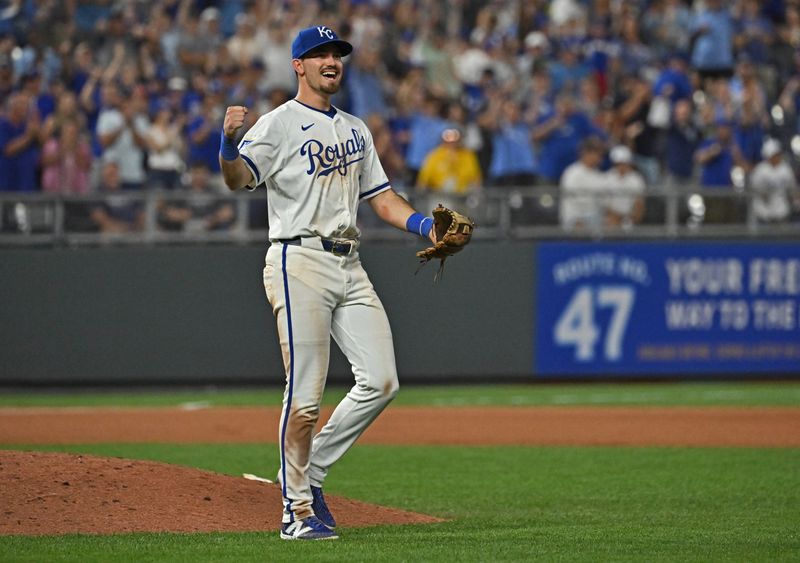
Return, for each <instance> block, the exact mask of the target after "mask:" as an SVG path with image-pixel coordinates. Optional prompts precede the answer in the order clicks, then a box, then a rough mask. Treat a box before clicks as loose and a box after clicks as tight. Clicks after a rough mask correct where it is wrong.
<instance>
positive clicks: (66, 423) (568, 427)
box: [0, 407, 800, 447]
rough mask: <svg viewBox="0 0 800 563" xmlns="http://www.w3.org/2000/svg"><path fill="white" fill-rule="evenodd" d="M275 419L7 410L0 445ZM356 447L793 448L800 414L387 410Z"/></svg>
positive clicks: (197, 412) (272, 412)
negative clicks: (368, 445)
mask: <svg viewBox="0 0 800 563" xmlns="http://www.w3.org/2000/svg"><path fill="white" fill-rule="evenodd" d="M330 413H331V409H324V410H323V413H322V417H321V421H322V422H324V421H325V420H326V419H327V418H328V416H330ZM279 418H280V410H279V409H277V408H218V407H214V408H200V409H180V408H148V409H138V408H119V409H118V408H99V409H90V408H86V409H84V408H77V409H76V408H47V409H43V408H20V409H17V408H7V409H0V444H31V445H33V444H89V443H103V442H109V443H114V442H118V443H122V442H125V443H132V442H156V443H274V442H276V440H277V428H278V420H279ZM359 443H362V444H415V445H417V444H419V445H425V444H438V445H446V444H450V445H528V446H535V445H578V446H699V447H704V446H739V447H800V409H798V408H756V407H752V408H732V407H713V408H695V407H658V408H654V407H646V408H637V407H440V408H431V407H390V408H389V409H387V410H386V412H384V413H383V414H382V415H381V416H380V417H379V418H378V420H376V421H375V423H374V424H373V425H372V426H371V427H370V428H369V429H368V430H367V432H366V433H365V434H364V436H363V437H362V438H361V439H360V440H359Z"/></svg>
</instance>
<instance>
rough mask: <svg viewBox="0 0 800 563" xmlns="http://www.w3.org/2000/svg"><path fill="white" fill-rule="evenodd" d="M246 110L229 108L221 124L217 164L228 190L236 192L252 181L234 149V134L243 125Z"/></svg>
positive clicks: (238, 107) (236, 107)
mask: <svg viewBox="0 0 800 563" xmlns="http://www.w3.org/2000/svg"><path fill="white" fill-rule="evenodd" d="M246 116H247V108H246V107H244V106H230V107H229V108H228V109H227V110H226V111H225V121H224V122H223V124H222V144H221V146H220V151H219V164H220V166H221V167H222V178H223V180H224V181H225V185H226V186H228V188H229V189H230V190H238V189H239V188H243V187H245V186H247V185H248V184H250V182H252V181H253V173H252V172H251V171H250V169H249V168H248V167H247V165H246V164H245V163H244V160H242V157H241V156H239V150H238V149H237V148H236V141H235V139H236V132H237V131H238V130H239V129H241V127H242V126H243V125H244V120H245V117H246Z"/></svg>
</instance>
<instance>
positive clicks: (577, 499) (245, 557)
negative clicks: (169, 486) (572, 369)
mask: <svg viewBox="0 0 800 563" xmlns="http://www.w3.org/2000/svg"><path fill="white" fill-rule="evenodd" d="M37 449H43V448H38V447H37ZM48 449H53V450H56V449H60V450H68V451H80V452H84V453H94V454H100V455H118V456H125V457H133V458H147V459H160V460H164V461H168V462H172V463H180V464H186V465H190V466H195V467H202V468H205V469H211V470H216V471H221V472H225V473H231V474H235V475H238V474H241V473H242V472H257V473H265V474H270V473H271V472H274V470H275V468H276V460H275V457H276V452H275V448H274V446H270V445H148V444H141V445H91V446H71V447H69V448H48ZM327 490H328V491H329V492H330V493H334V494H341V495H345V496H348V497H352V498H357V499H360V500H364V501H368V502H374V503H379V504H384V505H389V506H396V507H400V508H405V509H408V510H416V511H420V512H425V513H428V514H434V515H438V516H441V517H444V518H448V519H449V521H448V522H445V523H442V524H436V525H431V526H396V527H375V528H364V529H344V530H342V532H341V534H342V539H341V540H340V541H338V542H333V543H327V542H323V543H321V544H318V543H312V544H305V543H300V544H298V543H289V542H281V541H280V540H279V539H278V538H277V534H275V533H263V534H261V533H241V534H186V535H183V534H131V535H116V536H86V535H72V536H60V537H43V538H33V537H19V536H14V537H1V538H0V560H1V561H110V560H114V561H232V562H233V561H287V560H292V561H498V560H504V561H523V560H540V561H765V562H766V561H770V562H771V561H797V560H798V557H800V536H799V535H798V530H800V450H797V449H734V448H730V449H725V448H716V449H713V448H709V449H700V448H562V447H557V448H525V447H481V448H465V447H394V446H366V445H364V446H357V447H356V448H354V449H353V450H352V451H351V452H349V453H348V455H347V456H345V458H344V459H343V460H342V461H341V462H340V464H339V465H338V466H337V467H336V468H334V470H333V471H332V472H331V475H330V477H329V479H328V483H327ZM276 510H278V507H276Z"/></svg>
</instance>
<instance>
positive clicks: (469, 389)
mask: <svg viewBox="0 0 800 563" xmlns="http://www.w3.org/2000/svg"><path fill="white" fill-rule="evenodd" d="M346 392H347V388H346V387H341V386H331V387H329V388H328V389H327V390H326V392H325V396H324V399H323V404H325V405H335V404H336V403H338V401H339V400H340V399H341V398H342V397H343V396H344V394H345V393H346ZM282 397H283V390H282V389H280V388H277V387H274V388H261V389H258V388H253V389H217V388H207V387H206V388H201V389H194V390H170V389H161V390H146V389H145V390H130V391H124V392H123V391H108V392H86V391H68V392H64V391H61V392H58V391H44V390H42V391H36V392H34V391H16V392H13V391H7V392H5V393H4V394H3V395H2V396H0V408H2V407H92V406H126V407H130V406H142V407H154V406H183V407H184V408H189V409H191V408H201V407H208V406H259V405H272V406H274V405H280V404H281V401H282ZM393 404H396V405H431V406H484V405H485V406H538V405H553V406H558V405H630V406H635V405H645V406H646V405H657V406H670V405H687V406H706V405H707V406H728V405H729V406H797V405H800V382H768V383H763V382H692V383H687V382H682V383H621V384H608V383H582V384H516V385H442V386H413V385H404V386H401V390H400V394H399V395H398V396H397V398H396V399H395V401H394V403H393Z"/></svg>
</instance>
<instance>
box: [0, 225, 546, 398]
mask: <svg viewBox="0 0 800 563" xmlns="http://www.w3.org/2000/svg"><path fill="white" fill-rule="evenodd" d="M414 242H416V241H403V242H397V243H377V242H368V243H366V244H365V245H364V247H363V248H362V250H361V256H362V261H363V263H364V265H365V268H366V269H367V271H368V272H369V273H370V277H371V279H372V281H373V283H374V285H375V287H376V289H377V290H378V293H379V295H380V296H381V298H382V300H383V302H384V305H385V307H386V310H387V312H388V315H389V319H390V322H391V324H392V329H393V332H394V337H395V348H396V354H397V363H398V368H399V371H400V375H401V379H405V380H406V381H412V380H414V381H425V380H433V379H436V378H441V377H451V376H455V377H460V378H464V377H466V378H476V379H478V378H488V379H491V378H497V377H520V378H521V379H524V378H528V377H531V376H530V371H531V365H532V357H531V354H532V350H531V348H532V344H531V343H532V341H533V338H532V330H533V320H532V319H533V263H534V261H533V259H532V257H533V253H534V244H533V243H522V242H514V243H512V242H506V243H481V242H475V243H473V244H472V245H471V246H470V248H469V250H468V251H467V252H465V253H464V254H462V255H460V256H457V257H455V258H453V259H452V260H450V261H449V262H448V265H447V269H446V271H445V276H444V279H443V280H442V281H441V282H440V283H438V284H436V285H434V284H433V282H432V280H433V275H434V271H435V269H436V267H437V266H436V265H434V264H430V265H428V266H427V267H426V268H425V269H423V270H422V271H420V272H419V274H418V275H416V276H415V275H414V271H415V270H416V267H417V260H416V258H415V257H414V251H415V250H416V249H417V246H419V245H415V244H414ZM265 251H266V247H265V246H231V245H218V246H214V245H210V246H175V247H163V246H158V247H140V246H137V247H109V248H77V249H69V248H66V249H51V248H42V249H28V248H26V249H3V250H1V251H0V283H2V288H3V290H2V292H0V385H9V384H15V385H19V384H53V385H69V384H72V383H90V384H94V383H96V384H102V383H107V382H120V383H131V382H134V383H148V384H158V383H187V384H193V383H198V382H209V383H210V382H215V383H224V382H240V383H241V382H253V383H278V382H280V381H282V379H283V373H282V369H283V368H282V363H281V358H280V350H279V347H278V344H277V336H276V331H275V327H274V319H273V317H272V312H271V310H270V309H269V307H268V303H267V301H266V297H265V296H264V290H263V286H262V283H261V268H262V267H263V257H264V253H265ZM435 340H438V341H440V342H442V343H444V349H445V352H443V353H441V354H438V355H434V354H432V352H431V348H432V346H433V343H434V341H435ZM447 343H453V345H452V346H451V347H448V346H447ZM332 349H333V350H334V353H333V354H332V356H331V370H330V379H329V381H332V382H333V381H337V382H346V381H351V375H350V372H349V367H348V365H347V364H346V362H345V361H344V359H343V357H342V356H341V354H340V353H339V352H338V350H337V349H336V346H335V344H332Z"/></svg>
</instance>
